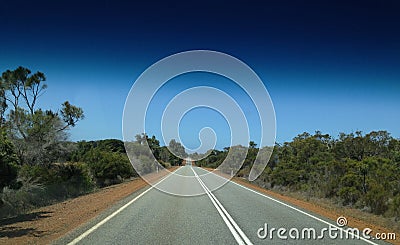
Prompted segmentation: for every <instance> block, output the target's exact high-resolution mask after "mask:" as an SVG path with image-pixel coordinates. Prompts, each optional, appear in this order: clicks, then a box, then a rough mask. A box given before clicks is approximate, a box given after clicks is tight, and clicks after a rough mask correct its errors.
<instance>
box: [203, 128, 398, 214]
mask: <svg viewBox="0 0 400 245" xmlns="http://www.w3.org/2000/svg"><path fill="white" fill-rule="evenodd" d="M255 146H256V145H255V143H254V142H251V144H250V148H249V152H248V155H247V157H246V159H245V161H244V164H243V166H242V167H241V170H240V171H239V172H238V174H237V176H239V177H247V176H248V174H249V172H250V169H251V166H252V164H253V162H254V159H255V157H256V155H257V152H258V150H259V149H258V148H256V147H255ZM228 150H229V148H225V149H224V150H223V151H218V150H213V151H212V152H210V153H211V154H210V155H209V156H208V157H207V158H205V159H203V160H201V161H199V162H198V163H197V164H199V165H201V166H206V167H217V166H218V165H219V164H220V163H222V162H223V160H224V159H225V158H226V155H227V153H228ZM256 183H257V184H258V185H260V186H262V187H265V188H269V189H278V190H289V191H298V192H302V193H303V194H304V195H306V196H308V197H313V196H314V197H320V198H330V199H332V200H333V201H334V202H336V203H339V204H341V205H348V206H352V207H355V208H359V209H363V210H365V211H369V212H372V213H374V214H383V215H385V216H387V217H394V218H395V219H396V220H399V219H400V141H399V140H398V139H395V138H393V137H391V136H390V134H389V133H388V132H386V131H377V132H375V131H374V132H370V133H368V134H365V135H364V134H362V132H359V131H358V132H355V133H350V134H345V133H341V134H340V135H339V137H338V138H337V139H335V138H333V137H332V136H330V135H329V134H322V133H321V132H319V131H317V132H315V134H313V135H311V134H309V133H303V134H300V135H298V136H297V137H295V138H294V139H293V140H292V141H291V142H285V143H284V144H282V145H280V144H277V145H276V146H275V148H274V151H273V153H272V156H271V158H270V160H269V164H268V165H267V168H266V169H265V170H264V172H263V173H262V175H261V176H260V177H259V178H258V179H257V180H256Z"/></svg>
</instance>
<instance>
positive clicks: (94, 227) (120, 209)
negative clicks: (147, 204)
mask: <svg viewBox="0 0 400 245" xmlns="http://www.w3.org/2000/svg"><path fill="white" fill-rule="evenodd" d="M180 168H181V167H179V168H178V169H180ZM178 169H176V170H175V171H174V172H172V173H170V174H168V175H167V176H165V177H164V178H162V179H161V180H160V181H159V182H157V183H156V184H155V185H152V186H150V188H149V189H147V190H145V191H144V192H142V193H140V195H138V196H137V197H135V198H134V199H132V200H131V201H129V202H128V203H127V204H125V205H124V206H122V207H120V208H119V209H118V210H117V211H115V212H114V213H112V214H110V215H109V216H107V217H106V218H104V219H103V220H102V221H100V222H99V223H97V224H96V225H94V226H93V227H92V228H90V229H89V230H87V231H85V232H84V233H82V234H81V235H80V236H78V237H77V238H75V239H74V240H72V241H71V242H70V243H68V245H75V244H77V243H78V242H79V241H81V240H82V239H83V238H85V237H87V236H88V235H89V234H90V233H92V232H93V231H95V230H97V229H98V228H99V227H100V226H102V225H104V224H105V223H106V222H107V221H109V220H110V219H112V218H113V217H114V216H115V215H117V214H118V213H120V212H121V211H122V210H124V209H125V208H127V207H128V206H129V205H131V204H132V203H134V202H135V201H137V200H138V199H139V198H141V197H142V196H143V195H144V194H146V193H147V192H149V191H150V190H152V189H153V188H154V187H155V186H157V185H158V184H160V183H161V182H163V181H164V180H166V179H167V178H168V177H170V176H171V175H173V174H174V173H175V172H176V171H177V170H178Z"/></svg>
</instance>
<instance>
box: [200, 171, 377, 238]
mask: <svg viewBox="0 0 400 245" xmlns="http://www.w3.org/2000/svg"><path fill="white" fill-rule="evenodd" d="M201 169H202V170H204V171H207V172H210V173H212V174H213V175H215V176H218V177H220V178H222V179H225V180H228V181H229V182H230V183H233V184H235V185H237V186H240V187H242V188H244V189H246V190H248V191H251V192H253V193H255V194H258V195H260V196H263V197H266V198H268V199H270V200H272V201H274V202H277V203H279V204H282V205H283V206H286V207H288V208H290V209H293V210H295V211H297V212H299V213H302V214H304V215H306V216H308V217H310V218H313V219H315V220H318V221H320V222H322V223H324V224H327V225H330V226H333V227H335V228H338V229H339V230H341V231H343V232H345V233H347V234H349V232H348V231H347V230H345V229H343V228H342V227H340V226H337V225H333V224H331V223H329V222H327V221H325V220H323V219H320V218H318V217H316V216H314V215H312V214H309V213H307V212H304V211H303V210H300V209H298V208H295V207H293V206H290V205H289V204H286V203H284V202H281V201H279V200H276V199H274V198H272V197H270V196H267V195H265V194H262V193H260V192H258V191H255V190H253V189H250V188H248V187H246V186H243V185H241V184H238V183H236V182H235V181H231V180H229V179H227V178H225V177H222V176H220V175H218V174H215V173H213V172H212V171H208V170H206V169H203V168H201ZM349 235H352V234H349ZM355 237H357V238H358V239H360V240H363V241H364V242H366V243H369V244H374V245H378V244H377V243H374V242H372V241H370V240H368V239H365V238H364V237H362V236H358V235H357V234H355Z"/></svg>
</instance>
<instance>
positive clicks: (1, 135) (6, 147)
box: [0, 130, 18, 192]
mask: <svg viewBox="0 0 400 245" xmlns="http://www.w3.org/2000/svg"><path fill="white" fill-rule="evenodd" d="M17 170H18V167H17V157H16V155H15V152H14V146H13V144H12V143H11V141H10V140H9V139H8V138H7V135H6V133H5V132H4V131H3V130H1V131H0V192H1V190H2V189H3V187H5V186H10V185H13V184H14V183H15V181H16V178H17Z"/></svg>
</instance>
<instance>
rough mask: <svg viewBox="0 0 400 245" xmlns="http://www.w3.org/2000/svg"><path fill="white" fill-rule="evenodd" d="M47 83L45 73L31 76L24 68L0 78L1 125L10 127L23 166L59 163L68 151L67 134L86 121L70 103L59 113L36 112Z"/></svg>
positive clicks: (79, 110)
mask: <svg viewBox="0 0 400 245" xmlns="http://www.w3.org/2000/svg"><path fill="white" fill-rule="evenodd" d="M45 81H46V77H45V75H44V74H43V73H42V72H39V71H38V72H36V73H34V74H31V71H30V70H29V69H27V68H24V67H21V66H20V67H18V68H17V69H15V70H7V71H5V72H3V74H2V76H1V79H0V114H1V121H2V122H1V123H2V125H4V126H5V127H6V128H7V130H8V133H9V136H10V140H11V141H12V142H13V143H14V145H15V147H16V153H17V156H18V158H19V162H20V163H22V164H27V163H29V164H40V163H41V164H43V163H50V162H52V161H55V160H57V154H58V153H60V152H61V151H63V150H65V147H63V146H62V145H61V144H62V143H63V142H64V141H66V139H67V134H66V133H65V131H66V130H68V129H69V128H71V127H74V126H75V125H76V123H77V122H78V121H80V120H82V119H83V118H84V114H83V110H82V109H81V108H79V107H76V106H74V105H71V104H70V103H69V102H68V101H65V102H64V103H63V104H62V107H61V110H60V112H53V111H51V110H42V109H40V108H39V109H36V105H37V101H38V98H39V97H40V96H41V95H42V94H43V93H44V91H45V89H46V88H47V84H45V83H44V82H45ZM9 105H10V107H9ZM7 108H9V110H8V115H7V116H6V110H7Z"/></svg>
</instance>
